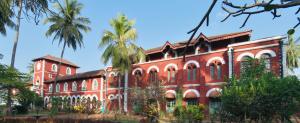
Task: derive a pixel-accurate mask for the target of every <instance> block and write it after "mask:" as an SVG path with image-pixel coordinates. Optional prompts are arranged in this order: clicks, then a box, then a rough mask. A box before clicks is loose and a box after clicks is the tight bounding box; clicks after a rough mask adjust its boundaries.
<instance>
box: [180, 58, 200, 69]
mask: <svg viewBox="0 0 300 123" xmlns="http://www.w3.org/2000/svg"><path fill="white" fill-rule="evenodd" d="M189 64H194V65H196V67H197V68H199V67H200V64H199V62H197V61H195V60H190V61H188V62H186V63H185V64H184V66H183V69H184V70H185V69H186V68H187V66H188V65H189Z"/></svg>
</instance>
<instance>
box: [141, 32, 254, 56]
mask: <svg viewBox="0 0 300 123" xmlns="http://www.w3.org/2000/svg"><path fill="white" fill-rule="evenodd" d="M251 32H252V30H246V31H242V32H234V33H228V34H222V35H215V36H209V37H207V36H205V35H204V34H203V33H200V34H199V36H198V37H197V38H195V39H193V40H192V41H191V43H190V45H189V46H192V45H194V43H196V42H197V40H198V39H200V38H203V39H204V40H206V41H207V42H217V41H223V40H226V39H230V38H236V37H241V36H247V35H248V36H250V35H251ZM186 43H187V41H180V42H177V43H173V44H170V43H169V41H167V42H166V43H165V44H164V45H163V46H160V47H156V48H151V49H148V50H145V53H146V54H151V53H157V52H162V50H164V48H165V46H166V45H170V46H172V48H173V49H178V48H182V47H185V45H186Z"/></svg>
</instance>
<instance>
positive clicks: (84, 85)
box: [81, 80, 87, 91]
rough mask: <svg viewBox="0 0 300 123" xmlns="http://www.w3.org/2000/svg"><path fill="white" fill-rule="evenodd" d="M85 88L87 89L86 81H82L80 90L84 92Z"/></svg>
mask: <svg viewBox="0 0 300 123" xmlns="http://www.w3.org/2000/svg"><path fill="white" fill-rule="evenodd" d="M86 88H87V85H86V81H85V80H83V81H82V83H81V90H82V91H86Z"/></svg>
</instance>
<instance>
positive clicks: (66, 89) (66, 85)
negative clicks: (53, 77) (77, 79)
mask: <svg viewBox="0 0 300 123" xmlns="http://www.w3.org/2000/svg"><path fill="white" fill-rule="evenodd" d="M67 91H68V83H67V82H65V84H64V92H67Z"/></svg>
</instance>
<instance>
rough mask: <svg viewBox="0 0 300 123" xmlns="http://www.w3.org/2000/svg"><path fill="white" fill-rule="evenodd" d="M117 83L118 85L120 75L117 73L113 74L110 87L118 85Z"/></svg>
mask: <svg viewBox="0 0 300 123" xmlns="http://www.w3.org/2000/svg"><path fill="white" fill-rule="evenodd" d="M117 85H118V76H115V74H111V77H110V82H109V87H110V88H115V87H118V86H117Z"/></svg>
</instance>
